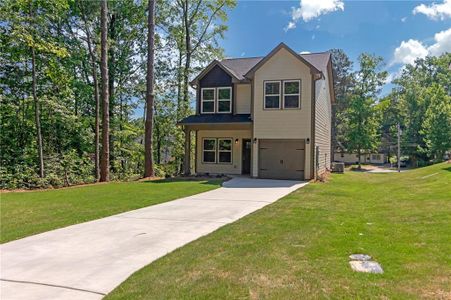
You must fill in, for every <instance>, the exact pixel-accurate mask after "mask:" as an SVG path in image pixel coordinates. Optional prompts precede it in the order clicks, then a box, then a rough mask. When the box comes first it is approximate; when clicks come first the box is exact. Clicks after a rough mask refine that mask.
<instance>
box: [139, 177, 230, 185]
mask: <svg viewBox="0 0 451 300" xmlns="http://www.w3.org/2000/svg"><path fill="white" fill-rule="evenodd" d="M189 181H192V182H196V181H202V183H201V184H208V185H218V184H221V182H222V181H224V179H221V178H196V177H194V178H192V177H175V178H164V179H156V180H145V181H141V182H142V183H153V184H164V183H172V182H189Z"/></svg>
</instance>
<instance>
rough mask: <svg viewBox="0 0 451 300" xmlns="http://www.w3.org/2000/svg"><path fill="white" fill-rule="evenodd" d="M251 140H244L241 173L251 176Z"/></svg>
mask: <svg viewBox="0 0 451 300" xmlns="http://www.w3.org/2000/svg"><path fill="white" fill-rule="evenodd" d="M251 147H252V144H251V140H249V139H243V153H242V155H241V157H242V162H241V163H242V167H241V173H242V174H250V173H251Z"/></svg>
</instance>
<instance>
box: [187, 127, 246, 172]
mask: <svg viewBox="0 0 451 300" xmlns="http://www.w3.org/2000/svg"><path fill="white" fill-rule="evenodd" d="M251 134H252V133H251V130H199V131H197V149H196V151H197V154H196V157H197V162H196V163H197V173H200V174H202V173H210V174H241V151H242V145H243V142H242V139H250V138H251ZM204 138H231V139H232V163H231V164H227V163H224V164H219V163H203V162H202V141H203V139H204ZM235 139H238V143H237V144H235Z"/></svg>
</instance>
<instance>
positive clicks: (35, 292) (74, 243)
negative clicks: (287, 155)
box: [0, 178, 306, 300]
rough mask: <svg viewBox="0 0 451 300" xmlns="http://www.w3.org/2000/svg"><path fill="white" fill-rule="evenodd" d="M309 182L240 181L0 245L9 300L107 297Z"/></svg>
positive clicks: (3, 281) (0, 275)
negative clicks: (156, 263)
mask: <svg viewBox="0 0 451 300" xmlns="http://www.w3.org/2000/svg"><path fill="white" fill-rule="evenodd" d="M305 184H306V183H305V182H296V181H285V180H264V179H249V178H234V179H232V180H230V181H228V182H225V183H224V185H223V187H221V188H219V189H216V190H213V191H209V192H205V193H202V194H198V195H194V196H191V197H186V198H181V199H178V200H174V201H170V202H166V203H163V204H158V205H154V206H149V207H145V208H142V209H138V210H134V211H129V212H126V213H122V214H118V215H114V216H111V217H107V218H103V219H99V220H95V221H91V222H86V223H82V224H78V225H73V226H69V227H65V228H62V229H57V230H53V231H49V232H45V233H42V234H38V235H34V236H30V237H27V238H24V239H21V240H17V241H13V242H9V243H6V244H3V245H1V246H0V251H1V273H0V278H1V281H0V283H1V295H0V296H1V297H0V298H1V299H2V300H9V299H27V300H32V299H101V298H102V297H103V296H104V295H106V294H107V293H109V292H110V291H112V290H113V289H114V288H115V287H116V286H118V285H119V284H120V283H121V282H122V281H124V280H125V279H126V278H127V277H129V276H130V275H131V274H132V273H134V272H135V271H137V270H139V269H141V268H142V267H144V266H146V265H147V264H149V263H151V262H152V261H154V260H156V259H158V258H160V257H162V256H164V255H165V254H167V253H169V252H171V251H173V250H175V249H177V248H179V247H181V246H183V245H185V244H187V243H189V242H191V241H193V240H195V239H198V238H199V237H201V236H203V235H206V234H208V233H210V232H212V231H214V230H216V229H218V228H219V227H221V226H224V225H225V224H228V223H231V222H234V221H236V220H238V219H239V218H241V217H243V216H245V215H247V214H249V213H251V212H254V211H256V210H258V209H260V208H262V207H264V206H266V205H268V204H270V203H273V202H275V201H276V200H277V199H279V198H281V197H283V196H285V195H287V194H288V193H290V192H292V191H294V190H296V189H298V188H300V187H302V186H304V185H305Z"/></svg>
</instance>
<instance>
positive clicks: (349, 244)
mask: <svg viewBox="0 0 451 300" xmlns="http://www.w3.org/2000/svg"><path fill="white" fill-rule="evenodd" d="M450 182H451V165H450V164H444V163H442V164H437V165H434V166H430V167H426V168H422V169H417V170H412V171H409V172H405V173H401V174H398V173H386V174H368V173H358V172H348V173H346V174H344V175H339V174H337V175H335V174H334V175H333V176H332V177H331V179H330V181H329V182H328V183H314V184H310V185H308V186H306V187H304V188H302V189H300V190H297V191H296V192H293V193H292V194H290V195H288V196H286V197H284V198H282V199H281V200H279V201H277V202H275V203H273V204H271V205H269V206H266V207H265V208H263V209H261V210H259V211H257V212H255V213H253V214H250V215H248V216H246V217H244V218H243V219H241V220H238V221H237V222H235V223H233V224H229V225H226V226H224V227H222V228H220V229H219V230H217V231H215V232H213V233H212V234H209V235H207V236H205V237H203V238H200V239H198V240H196V241H194V242H192V243H190V244H188V245H186V246H184V247H182V248H179V249H177V250H175V251H174V252H172V253H170V254H168V255H166V256H165V257H162V258H161V259H159V260H157V261H155V262H154V263H152V264H150V265H149V266H147V267H145V268H143V269H141V270H140V271H138V272H136V273H135V274H133V275H132V276H131V277H130V278H129V279H127V280H126V281H125V282H124V283H123V284H122V285H120V286H119V287H117V288H116V289H115V290H114V291H113V292H112V293H110V294H109V295H108V296H107V297H106V299H109V300H111V299H329V298H332V299H381V298H382V299H450V298H451V267H450V266H451V257H450V256H449V253H451V248H450V247H451V244H450V243H449V241H450V240H451V234H450V228H451V220H450V219H451V188H450V185H449V183H450ZM352 253H365V254H369V255H371V256H373V257H374V259H375V260H377V261H378V262H380V263H381V265H382V267H383V268H384V271H385V273H384V274H382V275H379V274H365V273H356V272H353V271H351V269H350V267H349V265H348V255H350V254H352Z"/></svg>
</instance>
